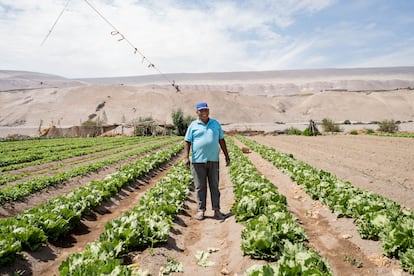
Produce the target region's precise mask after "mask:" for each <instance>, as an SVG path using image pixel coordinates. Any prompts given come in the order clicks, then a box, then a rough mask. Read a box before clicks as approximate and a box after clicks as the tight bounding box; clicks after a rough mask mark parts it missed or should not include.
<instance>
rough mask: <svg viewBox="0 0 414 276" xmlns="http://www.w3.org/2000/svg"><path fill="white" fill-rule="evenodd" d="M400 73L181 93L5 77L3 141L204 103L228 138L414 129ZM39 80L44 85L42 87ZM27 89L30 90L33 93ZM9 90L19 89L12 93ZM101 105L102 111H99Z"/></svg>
mask: <svg viewBox="0 0 414 276" xmlns="http://www.w3.org/2000/svg"><path fill="white" fill-rule="evenodd" d="M402 69H404V70H402ZM402 69H401V68H400V70H397V69H395V68H394V69H393V70H391V69H389V70H388V71H387V70H385V69H384V70H379V69H377V70H374V69H371V70H368V69H366V70H362V69H359V70H357V69H354V70H351V69H349V70H345V69H342V70H339V69H337V70H334V69H331V70H328V69H326V70H307V71H305V70H296V71H294V70H292V71H269V72H239V73H237V72H233V73H206V74H176V75H175V77H177V79H178V80H180V81H181V82H180V83H179V84H180V87H181V92H179V93H177V92H176V91H175V89H174V88H173V87H171V86H170V85H166V84H165V80H164V81H162V80H159V79H158V80H157V79H152V78H150V77H147V78H144V77H142V78H133V77H131V78H113V79H94V80H82V81H83V84H80V82H79V81H78V80H68V79H62V78H59V77H56V76H49V78H46V79H45V77H44V76H43V75H42V74H40V75H36V73H31V74H30V73H28V72H25V73H24V74H23V73H21V74H17V73H13V74H12V73H10V72H9V71H0V73H1V74H0V136H5V135H7V134H9V133H25V132H26V133H27V134H30V135H35V134H36V133H37V129H38V127H39V124H40V122H41V121H42V123H43V126H50V125H52V124H54V125H57V126H72V125H79V124H80V123H81V122H84V121H86V120H87V119H88V116H90V115H91V114H96V116H99V118H101V119H102V118H105V117H106V118H107V122H108V123H109V124H113V123H121V122H122V121H123V118H125V119H126V121H127V122H128V121H132V120H135V119H138V118H140V117H142V118H144V117H152V118H154V119H157V120H159V121H162V122H168V123H170V122H171V114H172V112H173V111H174V110H177V109H182V110H183V112H184V114H185V115H195V112H194V105H195V103H197V102H199V101H207V102H208V103H209V105H210V107H211V116H212V117H214V118H216V119H218V120H219V121H220V122H221V123H222V124H224V125H225V128H226V129H227V130H230V129H232V128H251V129H256V128H264V129H265V130H267V131H272V130H276V129H282V130H283V129H285V128H287V127H288V126H289V124H295V123H299V122H305V123H306V122H308V121H309V120H310V119H313V120H316V121H318V120H322V119H323V118H330V119H332V120H335V121H338V122H343V121H345V120H351V121H352V122H371V121H381V120H384V119H394V120H400V121H403V122H404V121H405V122H409V121H414V90H411V89H404V88H401V87H409V86H411V87H414V67H408V69H407V68H402ZM387 72H388V73H387ZM41 80H44V83H43V85H41V86H39V81H41ZM29 81H31V83H32V88H30V87H29V88H28V87H27V83H28V82H29ZM87 81H89V82H90V84H86V82H87ZM151 81H153V83H152V84H149V83H150V82H151ZM10 82H13V85H14V86H13V87H14V89H12V90H10V89H9V90H7V89H6V88H7V87H8V86H7V85H9V84H10ZM19 85H20V86H19ZM18 87H20V89H19V88H18ZM384 89H385V90H384ZM387 89H391V90H387ZM351 90H352V91H351ZM101 103H105V105H104V107H103V108H102V109H101V110H99V111H96V108H97V106H98V105H99V104H101ZM276 122H277V123H278V124H276ZM281 123H282V124H281ZM260 124H262V126H260V127H259V125H260ZM10 127H13V128H11V129H10ZM411 127H412V128H413V129H414V126H411ZM411 127H409V129H410V128H411ZM356 128H357V127H356ZM403 130H404V129H403Z"/></svg>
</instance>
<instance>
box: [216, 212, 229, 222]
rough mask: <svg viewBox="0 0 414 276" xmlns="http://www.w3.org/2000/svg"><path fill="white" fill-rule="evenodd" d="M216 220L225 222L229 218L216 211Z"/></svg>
mask: <svg viewBox="0 0 414 276" xmlns="http://www.w3.org/2000/svg"><path fill="white" fill-rule="evenodd" d="M214 218H215V219H218V220H225V219H226V218H227V216H226V215H225V214H223V213H222V212H220V211H217V210H216V211H214Z"/></svg>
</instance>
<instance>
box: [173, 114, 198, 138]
mask: <svg viewBox="0 0 414 276" xmlns="http://www.w3.org/2000/svg"><path fill="white" fill-rule="evenodd" d="M171 117H172V121H173V124H174V127H175V131H174V132H175V134H176V135H178V136H184V135H185V132H186V131H187V128H188V126H189V125H190V124H191V122H192V121H194V120H195V118H194V117H192V116H189V115H188V116H186V117H184V114H183V111H182V110H181V109H177V110H175V111H173V113H172V114H171Z"/></svg>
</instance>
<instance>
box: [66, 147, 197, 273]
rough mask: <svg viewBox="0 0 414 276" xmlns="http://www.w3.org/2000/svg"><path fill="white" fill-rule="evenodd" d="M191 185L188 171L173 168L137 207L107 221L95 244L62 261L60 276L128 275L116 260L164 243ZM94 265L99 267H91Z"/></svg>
mask: <svg viewBox="0 0 414 276" xmlns="http://www.w3.org/2000/svg"><path fill="white" fill-rule="evenodd" d="M181 148H182V147H181ZM192 182H193V178H192V175H191V171H190V170H188V169H187V168H186V167H185V165H184V163H183V162H180V163H177V164H176V165H174V166H173V168H172V169H171V170H170V171H169V172H168V174H167V175H166V176H165V177H164V178H162V179H161V180H160V181H158V182H157V184H156V185H155V187H153V188H151V189H150V190H149V191H147V192H146V193H145V194H144V196H143V197H142V199H141V200H140V201H139V202H138V205H137V206H135V207H134V208H133V209H132V210H130V211H128V212H125V213H124V215H122V216H121V217H119V218H117V219H114V220H113V221H111V222H108V223H107V224H106V225H105V231H104V232H103V233H102V234H101V235H100V236H99V240H98V241H95V242H91V243H89V244H88V245H87V246H86V249H85V250H84V251H83V252H82V253H75V254H72V255H70V256H69V257H68V258H67V259H66V260H65V261H64V262H62V264H61V265H60V267H59V272H60V275H130V274H131V271H130V270H129V267H126V266H121V263H122V262H121V259H117V258H119V257H121V255H122V254H123V253H127V252H128V251H130V250H131V249H133V248H147V247H152V246H154V245H155V244H157V243H160V242H166V241H167V239H168V235H169V232H170V226H171V225H172V223H173V219H174V216H175V215H176V214H177V213H178V212H179V211H181V210H182V209H183V208H184V201H185V198H186V196H187V194H188V193H189V191H190V186H191V184H192ZM94 263H96V264H97V266H99V267H93V266H92V264H94ZM101 266H102V267H101ZM177 269H178V268H177Z"/></svg>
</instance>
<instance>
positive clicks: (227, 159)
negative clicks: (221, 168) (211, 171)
mask: <svg viewBox="0 0 414 276" xmlns="http://www.w3.org/2000/svg"><path fill="white" fill-rule="evenodd" d="M229 165H230V157H226V167H228V166H229Z"/></svg>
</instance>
